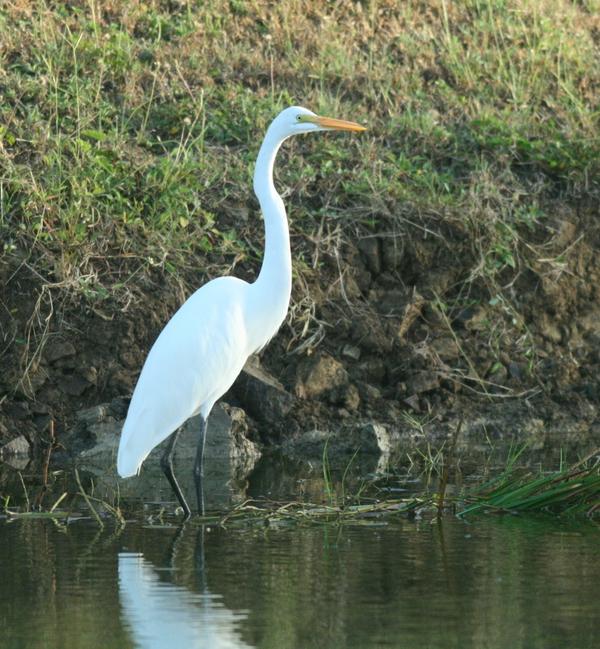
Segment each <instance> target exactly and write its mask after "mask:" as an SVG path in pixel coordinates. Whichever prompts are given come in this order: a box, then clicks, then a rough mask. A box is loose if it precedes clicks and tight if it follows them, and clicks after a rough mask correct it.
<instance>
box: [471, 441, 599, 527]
mask: <svg viewBox="0 0 600 649" xmlns="http://www.w3.org/2000/svg"><path fill="white" fill-rule="evenodd" d="M518 455H520V452H519V453H517V454H516V455H515V457H514V459H511V460H510V461H509V464H508V466H507V468H506V469H505V471H503V472H502V473H501V474H500V475H499V476H497V477H496V478H493V479H492V480H489V481H488V482H486V483H484V484H482V485H480V486H478V487H477V488H476V489H474V490H472V491H471V492H470V493H469V494H468V496H467V498H466V499H465V502H466V503H468V504H467V505H466V507H465V508H464V509H462V510H461V511H459V512H458V515H459V516H467V515H468V514H475V513H480V512H492V511H496V512H544V513H550V514H559V515H570V516H574V515H577V516H580V515H585V516H588V517H592V516H598V514H600V449H596V450H595V451H594V452H593V453H590V454H589V455H588V456H587V457H586V458H584V459H583V460H581V461H580V462H577V463H576V464H574V465H573V466H571V467H568V468H566V469H560V470H559V471H554V472H551V473H543V474H541V475H539V474H538V475H535V474H533V473H532V472H530V471H528V472H526V473H523V472H522V471H520V470H519V469H517V468H515V461H516V459H517V457H518Z"/></svg>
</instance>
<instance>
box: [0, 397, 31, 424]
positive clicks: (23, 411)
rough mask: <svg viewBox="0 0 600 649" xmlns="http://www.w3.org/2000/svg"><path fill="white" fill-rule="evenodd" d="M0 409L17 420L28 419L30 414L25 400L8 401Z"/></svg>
mask: <svg viewBox="0 0 600 649" xmlns="http://www.w3.org/2000/svg"><path fill="white" fill-rule="evenodd" d="M2 409H3V411H4V413H5V414H6V415H8V416H9V417H11V418H12V419H18V420H19V421H22V420H23V419H28V418H29V417H30V416H31V412H30V410H29V403H28V402H27V401H9V402H8V403H5V404H4V405H3V406H2Z"/></svg>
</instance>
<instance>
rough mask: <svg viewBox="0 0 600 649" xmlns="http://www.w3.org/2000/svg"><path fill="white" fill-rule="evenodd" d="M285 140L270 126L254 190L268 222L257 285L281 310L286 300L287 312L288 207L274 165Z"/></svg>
mask: <svg viewBox="0 0 600 649" xmlns="http://www.w3.org/2000/svg"><path fill="white" fill-rule="evenodd" d="M283 141H284V139H282V138H281V137H280V136H278V135H277V134H276V133H273V131H272V130H271V129H269V130H268V131H267V134H266V136H265V139H264V141H263V143H262V146H261V147H260V151H259V152H258V158H257V160H256V168H255V171H254V192H255V194H256V196H257V198H258V201H259V203H260V207H261V210H262V214H263V218H264V221H265V254H264V258H263V263H262V266H261V269H260V273H259V275H258V278H257V280H256V282H255V283H254V285H255V287H256V288H257V289H260V291H261V293H262V292H264V293H265V295H266V296H269V297H270V298H271V299H272V301H273V306H274V307H280V309H281V308H282V307H281V304H282V303H284V304H285V312H287V307H288V304H289V300H290V294H291V291H292V255H291V252H290V234H289V229H288V222H287V216H286V213H285V206H284V204H283V201H282V200H281V196H280V195H279V194H278V193H277V191H276V189H275V185H274V184H273V165H274V163H275V157H276V155H277V151H279V147H280V146H281V144H282V142H283ZM280 309H279V310H280ZM285 312H284V314H283V316H282V319H283V318H284V317H285ZM279 324H281V322H279V323H278V324H277V328H278V327H279Z"/></svg>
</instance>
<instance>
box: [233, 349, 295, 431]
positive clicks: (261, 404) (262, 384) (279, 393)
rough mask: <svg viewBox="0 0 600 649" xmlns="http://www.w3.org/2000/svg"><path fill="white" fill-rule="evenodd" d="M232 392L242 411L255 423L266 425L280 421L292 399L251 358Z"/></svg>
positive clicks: (288, 409)
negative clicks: (254, 420)
mask: <svg viewBox="0 0 600 649" xmlns="http://www.w3.org/2000/svg"><path fill="white" fill-rule="evenodd" d="M232 392H233V393H234V395H235V396H236V398H237V399H238V400H239V401H240V403H241V405H242V406H243V408H244V410H245V411H246V412H247V413H248V414H249V415H250V416H251V417H252V418H254V419H256V421H258V422H261V423H264V424H268V423H271V424H272V423H273V422H274V421H281V420H282V419H283V418H284V417H285V416H286V415H287V414H288V412H289V411H290V409H291V407H292V405H293V402H294V399H293V397H292V395H291V394H289V392H286V390H285V389H284V387H283V386H282V385H281V383H280V382H279V381H278V380H277V379H276V378H275V377H274V376H273V375H272V374H270V373H269V372H267V370H265V369H264V368H263V367H261V366H260V364H259V362H258V359H257V358H251V359H249V361H248V362H247V363H246V365H245V366H244V369H243V370H242V372H241V374H240V375H239V377H238V378H237V380H236V382H235V384H234V386H233V388H232Z"/></svg>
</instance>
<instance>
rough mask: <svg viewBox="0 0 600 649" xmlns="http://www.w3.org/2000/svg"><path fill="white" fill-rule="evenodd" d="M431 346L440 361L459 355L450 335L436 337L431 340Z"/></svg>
mask: <svg viewBox="0 0 600 649" xmlns="http://www.w3.org/2000/svg"><path fill="white" fill-rule="evenodd" d="M431 347H432V348H433V349H434V350H435V352H436V353H437V355H438V356H439V357H440V359H441V360H442V361H453V360H456V359H457V358H458V357H459V356H460V349H459V347H458V344H457V343H456V340H454V338H453V337H452V336H442V337H441V338H436V339H435V340H434V341H432V343H431Z"/></svg>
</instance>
